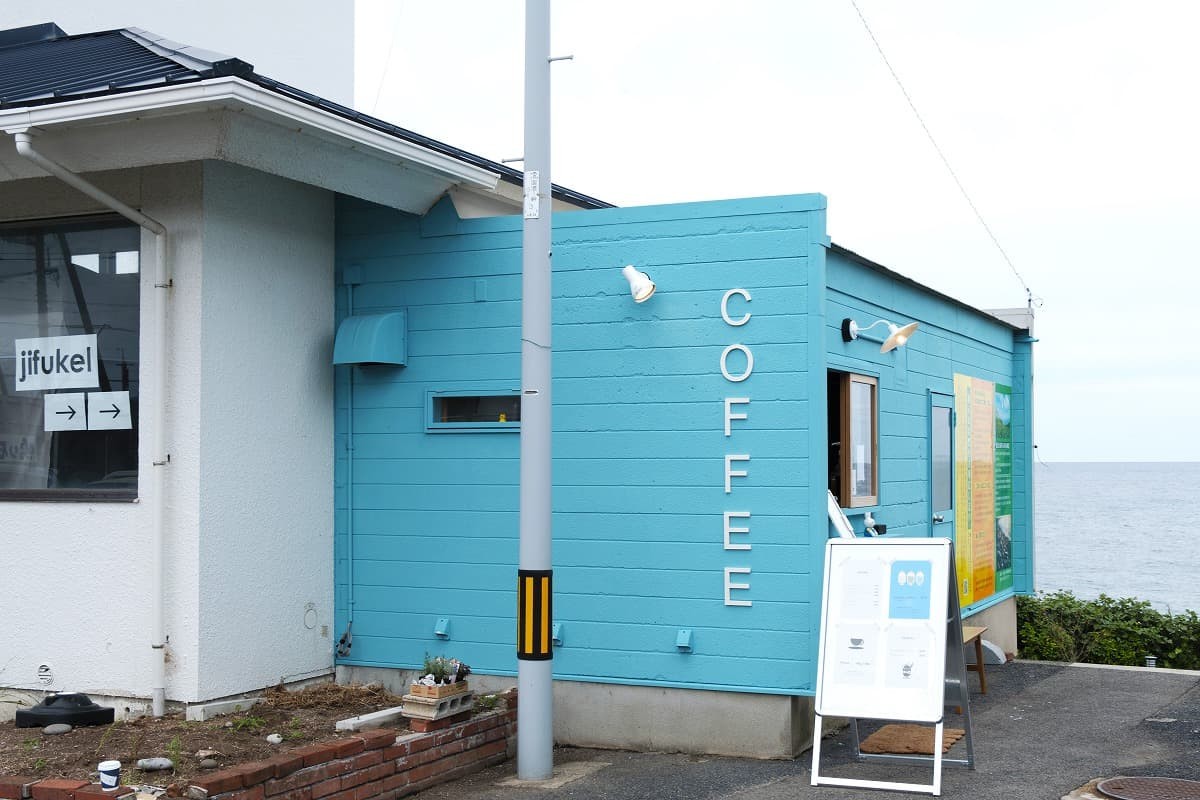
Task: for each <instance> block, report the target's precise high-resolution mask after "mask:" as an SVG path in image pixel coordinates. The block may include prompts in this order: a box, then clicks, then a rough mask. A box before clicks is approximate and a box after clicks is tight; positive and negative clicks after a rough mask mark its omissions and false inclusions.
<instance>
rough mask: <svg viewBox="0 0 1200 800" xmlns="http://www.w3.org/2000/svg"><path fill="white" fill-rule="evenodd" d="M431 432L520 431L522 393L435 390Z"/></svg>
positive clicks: (431, 402) (430, 405)
mask: <svg viewBox="0 0 1200 800" xmlns="http://www.w3.org/2000/svg"><path fill="white" fill-rule="evenodd" d="M428 408H429V422H428V426H427V427H428V429H429V430H431V431H456V430H462V431H481V430H495V431H505V430H519V429H520V423H521V395H520V394H519V393H517V392H506V393H503V394H467V393H457V392H455V393H442V392H438V393H433V394H431V395H430V397H429V404H428Z"/></svg>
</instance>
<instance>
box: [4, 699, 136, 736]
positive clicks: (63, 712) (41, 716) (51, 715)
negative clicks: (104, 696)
mask: <svg viewBox="0 0 1200 800" xmlns="http://www.w3.org/2000/svg"><path fill="white" fill-rule="evenodd" d="M115 714H116V712H115V710H114V709H112V708H105V707H104V706H99V705H96V704H95V703H93V702H92V699H91V698H90V697H88V696H87V695H86V694H80V693H78V692H68V693H64V694H52V695H47V696H46V698H45V699H44V700H42V702H40V703H38V704H37V705H36V706H34V707H33V708H30V709H21V710H19V711H17V718H16V723H17V727H18V728H44V727H46V726H47V725H53V724H55V723H58V722H63V723H66V724H67V725H75V726H79V725H111V724H112V722H113V719H114V718H115Z"/></svg>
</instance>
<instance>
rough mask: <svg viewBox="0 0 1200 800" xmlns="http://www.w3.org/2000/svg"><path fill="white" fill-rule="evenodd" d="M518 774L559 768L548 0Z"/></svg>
mask: <svg viewBox="0 0 1200 800" xmlns="http://www.w3.org/2000/svg"><path fill="white" fill-rule="evenodd" d="M524 184H525V203H524V206H525V210H524V216H525V223H524V230H523V237H522V242H521V246H522V257H521V511H520V535H521V542H520V560H519V562H518V565H517V659H518V660H517V690H518V703H517V777H518V778H520V779H521V780H527V781H537V780H546V779H548V778H550V777H552V775H553V773H554V689H553V672H554V670H553V658H554V646H553V643H552V642H551V640H550V637H551V625H552V619H553V614H552V599H553V593H552V568H551V564H552V561H551V557H550V543H551V534H550V518H551V515H550V508H551V504H550V489H551V473H550V432H551V420H550V411H551V402H550V203H551V195H550V0H525V181H524Z"/></svg>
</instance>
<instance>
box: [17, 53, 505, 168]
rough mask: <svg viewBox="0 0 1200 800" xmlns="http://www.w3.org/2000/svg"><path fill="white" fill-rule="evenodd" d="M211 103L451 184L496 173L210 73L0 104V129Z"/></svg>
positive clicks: (162, 111)
mask: <svg viewBox="0 0 1200 800" xmlns="http://www.w3.org/2000/svg"><path fill="white" fill-rule="evenodd" d="M215 107H225V108H234V109H237V108H242V109H249V110H252V111H255V112H257V113H260V114H263V115H267V116H274V117H281V118H283V119H285V120H287V121H288V122H289V123H290V124H297V125H298V126H300V128H302V129H307V130H308V131H309V132H310V133H314V134H317V135H319V136H320V137H321V138H324V139H326V140H331V141H334V142H337V143H340V144H341V145H343V146H345V147H347V148H349V149H365V150H369V151H372V152H374V153H376V154H378V155H382V156H384V157H388V158H393V159H397V160H399V161H403V162H405V163H406V164H409V165H412V166H414V167H417V168H419V169H421V170H423V171H428V172H432V173H435V174H437V175H440V176H444V177H446V178H448V179H450V180H452V181H453V182H455V183H463V184H467V185H471V186H478V187H480V188H484V189H489V190H492V189H494V188H495V187H496V185H497V183H498V181H499V176H498V175H497V174H496V173H495V172H492V171H490V170H487V169H484V168H481V167H478V166H475V165H472V164H468V163H464V162H463V161H461V160H459V159H456V158H453V157H452V156H449V155H446V154H444V153H439V152H436V151H434V150H430V149H428V148H425V147H421V146H420V145H417V144H415V143H413V142H409V141H405V140H403V139H398V138H396V137H394V136H390V135H387V134H385V133H381V132H379V131H376V130H373V129H372V128H369V127H367V126H364V125H361V124H359V123H356V122H353V121H351V120H347V119H344V118H342V117H339V116H337V115H336V114H333V113H330V112H328V111H324V110H322V109H319V108H314V107H313V106H311V105H308V104H306V103H302V102H300V101H298V100H294V99H291V98H289V97H286V96H283V95H281V94H278V93H276V92H272V91H270V90H268V89H264V88H262V87H260V86H257V85H255V84H252V83H249V82H247V81H245V80H243V79H241V78H237V77H221V78H212V79H209V80H203V81H197V82H193V83H187V84H180V85H172V86H162V87H155V88H151V89H143V90H139V91H134V92H123V93H119V94H108V95H100V96H95V97H89V98H82V99H79V100H69V101H64V102H61V103H53V104H48V105H39V106H31V107H24V108H12V109H0V130H3V131H4V132H5V133H9V134H11V133H16V132H19V131H23V130H28V129H30V128H53V127H57V126H69V125H72V124H75V123H90V122H100V121H104V120H114V121H115V120H117V119H119V118H121V117H128V116H140V115H146V114H170V113H178V112H182V111H188V110H195V109H199V108H215Z"/></svg>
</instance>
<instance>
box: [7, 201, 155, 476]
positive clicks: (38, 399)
mask: <svg viewBox="0 0 1200 800" xmlns="http://www.w3.org/2000/svg"><path fill="white" fill-rule="evenodd" d="M140 239H141V231H140V229H139V228H138V227H137V226H136V225H131V224H129V223H128V222H125V221H124V220H121V219H114V218H92V219H87V220H72V221H66V222H64V221H53V222H39V223H22V224H19V225H10V226H0V499H72V498H96V499H104V498H113V499H128V498H133V497H136V496H137V461H138V459H137V411H138V366H139V361H140V359H139V353H138V332H139V286H138V281H139V274H138V273H139V272H140V268H139V261H140V258H139V243H140Z"/></svg>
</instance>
